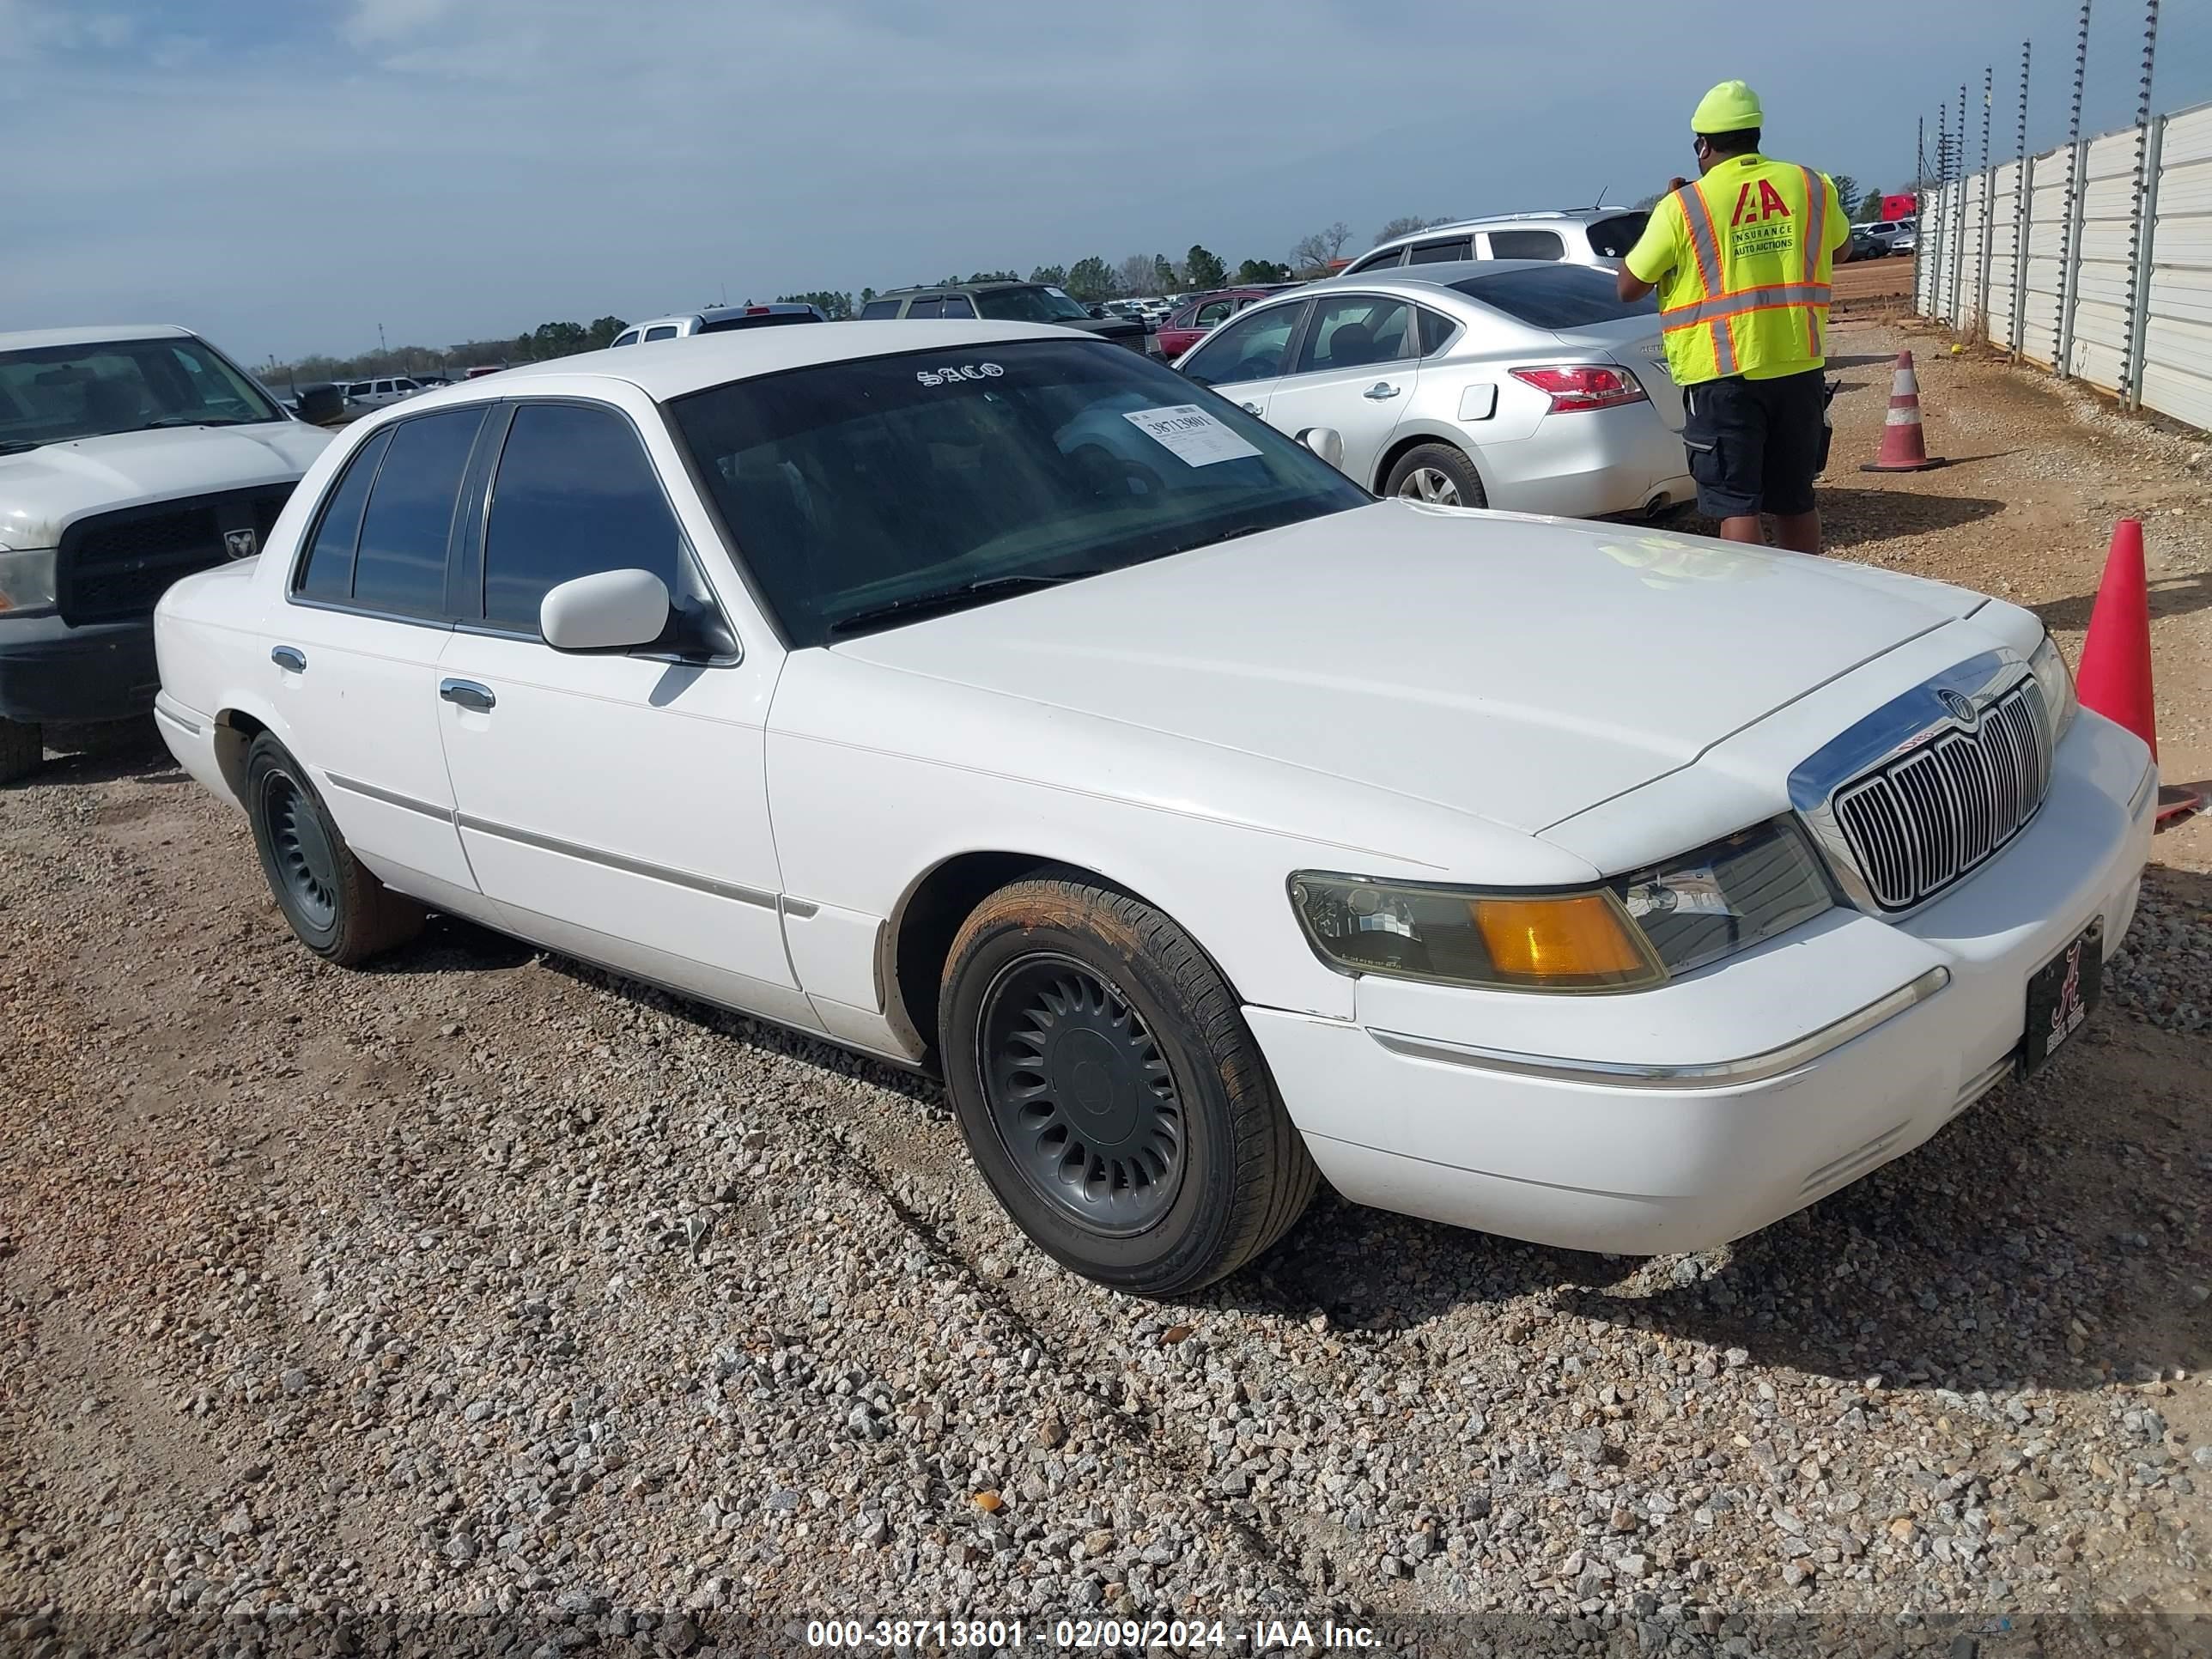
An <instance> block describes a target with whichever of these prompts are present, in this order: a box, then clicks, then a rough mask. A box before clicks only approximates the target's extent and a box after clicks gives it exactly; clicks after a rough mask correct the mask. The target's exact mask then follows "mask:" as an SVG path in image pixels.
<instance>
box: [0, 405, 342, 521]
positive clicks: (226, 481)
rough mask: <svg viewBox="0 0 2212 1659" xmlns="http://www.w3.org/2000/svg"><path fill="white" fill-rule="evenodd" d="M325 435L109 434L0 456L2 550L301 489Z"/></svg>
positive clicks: (191, 430)
mask: <svg viewBox="0 0 2212 1659" xmlns="http://www.w3.org/2000/svg"><path fill="white" fill-rule="evenodd" d="M330 441H331V435H330V434H329V433H327V432H325V431H324V430H323V429H322V428H319V427H313V426H308V425H307V424H306V423H305V422H300V421H268V422H257V423H255V424H254V425H252V426H223V427H205V426H185V427H165V428H162V429H161V430H160V431H158V432H114V433H110V434H108V435H106V436H104V437H99V438H79V439H76V440H75V441H72V442H69V443H56V444H47V445H46V446H44V447H41V448H38V449H32V450H26V451H25V452H24V453H22V454H21V455H0V544H6V545H8V546H10V547H52V546H54V545H55V544H57V543H58V541H59V540H60V538H61V532H63V531H64V529H66V528H67V527H68V526H69V525H70V522H71V521H72V520H76V519H79V518H82V517H83V516H84V515H85V514H86V513H104V512H106V511H108V510H109V509H111V508H112V507H135V506H137V505H140V504H142V503H143V502H147V501H167V500H169V499H171V498H172V497H174V496H179V495H204V494H205V493H207V492H209V491H210V490H216V489H251V488H252V487H253V486H254V485H257V484H270V483H295V482H297V480H298V478H299V477H300V475H301V473H302V472H305V471H307V465H308V463H309V462H311V461H313V459H315V457H316V456H317V455H318V454H319V453H321V452H322V449H323V447H324V446H325V444H327V443H329V442H330Z"/></svg>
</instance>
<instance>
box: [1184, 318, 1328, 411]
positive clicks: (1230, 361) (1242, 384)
mask: <svg viewBox="0 0 2212 1659" xmlns="http://www.w3.org/2000/svg"><path fill="white" fill-rule="evenodd" d="M1306 310H1307V302H1304V301H1295V300H1294V301H1291V302H1289V303H1288V304H1285V305H1276V306H1261V307H1257V308H1255V309H1254V310H1251V311H1247V312H1245V313H1243V314H1242V315H1240V316H1236V317H1231V319H1229V320H1228V321H1227V322H1225V323H1224V324H1222V325H1221V326H1220V327H1218V328H1217V329H1215V330H1214V331H1213V332H1212V333H1211V334H1209V335H1207V336H1206V338H1205V339H1204V340H1203V341H1201V342H1200V344H1199V347H1198V349H1197V350H1196V351H1194V352H1193V353H1192V354H1191V356H1190V357H1189V359H1188V361H1187V362H1184V363H1183V364H1182V372H1183V373H1184V374H1186V375H1188V377H1189V378H1190V379H1192V380H1195V381H1197V382H1198V383H1199V385H1200V386H1212V388H1213V389H1214V390H1215V391H1216V392H1219V393H1220V394H1221V395H1222V396H1223V397H1225V398H1228V399H1229V400H1230V401H1231V403H1236V404H1243V408H1244V412H1245V413H1246V414H1248V415H1257V416H1260V417H1261V419H1263V420H1264V419H1267V401H1268V399H1269V398H1271V397H1272V396H1273V394H1274V390H1275V385H1276V382H1277V381H1279V380H1281V379H1282V374H1283V368H1284V365H1285V363H1286V362H1288V361H1289V359H1290V349H1291V341H1292V339H1293V338H1294V337H1296V335H1297V326H1298V323H1299V321H1300V320H1301V319H1303V318H1304V316H1305V313H1306Z"/></svg>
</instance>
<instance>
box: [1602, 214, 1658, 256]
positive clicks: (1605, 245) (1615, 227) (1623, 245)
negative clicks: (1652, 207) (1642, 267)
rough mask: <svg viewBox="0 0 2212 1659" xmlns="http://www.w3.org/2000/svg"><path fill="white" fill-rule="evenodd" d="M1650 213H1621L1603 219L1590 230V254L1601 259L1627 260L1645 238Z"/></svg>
mask: <svg viewBox="0 0 2212 1659" xmlns="http://www.w3.org/2000/svg"><path fill="white" fill-rule="evenodd" d="M1650 217H1651V216H1650V214H1648V213H1620V214H1616V215H1614V216H1613V217H1612V218H1610V219H1601V220H1599V221H1598V222H1596V223H1595V224H1594V225H1592V226H1591V227H1590V228H1589V245H1590V252H1593V253H1595V254H1596V255H1597V257H1598V258H1601V259H1625V258H1627V257H1628V250H1629V249H1631V248H1632V247H1634V246H1636V244H1637V242H1638V240H1640V239H1641V238H1642V237H1643V234H1644V224H1645V223H1646V222H1648V221H1649V220H1650Z"/></svg>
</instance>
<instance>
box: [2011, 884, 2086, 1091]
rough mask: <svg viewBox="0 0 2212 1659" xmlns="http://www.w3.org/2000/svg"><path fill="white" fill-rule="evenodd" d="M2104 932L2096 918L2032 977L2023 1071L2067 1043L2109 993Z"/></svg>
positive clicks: (2028, 997)
mask: <svg viewBox="0 0 2212 1659" xmlns="http://www.w3.org/2000/svg"><path fill="white" fill-rule="evenodd" d="M2104 933H2105V929H2104V923H2103V922H2102V921H2093V922H2091V923H2090V924H2089V926H2088V927H2087V928H2086V929H2084V930H2083V932H2082V933H2081V936H2080V937H2079V938H2077V939H2075V941H2074V942H2073V943H2072V944H2071V945H2068V946H2067V947H2066V948H2065V949H2064V950H2063V951H2060V952H2059V953H2058V954H2057V956H2055V957H2052V958H2051V960H2050V961H2049V962H2046V963H2044V964H2043V966H2042V967H2041V968H2039V969H2037V970H2036V975H2035V977H2034V978H2033V979H2031V980H2030V981H2028V982H2027V1034H2026V1035H2025V1036H2022V1037H2021V1046H2020V1069H2021V1073H2023V1074H2025V1073H2029V1072H2033V1071H2034V1070H2035V1069H2036V1068H2037V1067H2038V1066H2041V1065H2042V1064H2043V1062H2044V1061H2045V1060H2048V1059H2050V1058H2051V1055H2052V1054H2056V1053H2057V1051H2058V1050H2059V1049H2060V1048H2063V1047H2064V1046H2065V1044H2066V1042H2067V1040H2068V1039H2069V1038H2070V1037H2071V1036H2073V1035H2074V1034H2075V1032H2076V1031H2078V1030H2081V1027H2082V1026H2083V1025H2084V1024H2086V1023H2087V1020H2088V1018H2089V1015H2090V1013H2091V1012H2092V1011H2093V1009H2094V1008H2095V1007H2096V1006H2097V1003H2098V1000H2100V998H2101V997H2103V995H2104V994H2105V947H2104Z"/></svg>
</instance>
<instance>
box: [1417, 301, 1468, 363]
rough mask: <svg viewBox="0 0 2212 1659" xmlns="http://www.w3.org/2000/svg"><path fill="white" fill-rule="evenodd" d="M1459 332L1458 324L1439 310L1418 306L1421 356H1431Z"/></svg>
mask: <svg viewBox="0 0 2212 1659" xmlns="http://www.w3.org/2000/svg"><path fill="white" fill-rule="evenodd" d="M1458 332H1459V325H1458V324H1457V323H1455V322H1454V321H1452V319H1450V318H1449V317H1447V316H1445V315H1444V314H1443V313H1442V312H1440V311H1431V310H1430V309H1429V308H1428V307H1425V306H1424V307H1421V308H1420V335H1421V356H1424V357H1433V356H1436V355H1437V353H1438V352H1439V351H1442V350H1443V349H1444V347H1445V345H1446V344H1447V343H1449V341H1450V339H1451V337H1452V336H1453V335H1455V334H1456V333H1458Z"/></svg>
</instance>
